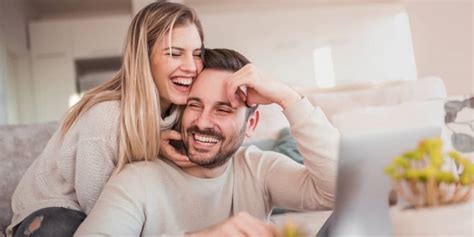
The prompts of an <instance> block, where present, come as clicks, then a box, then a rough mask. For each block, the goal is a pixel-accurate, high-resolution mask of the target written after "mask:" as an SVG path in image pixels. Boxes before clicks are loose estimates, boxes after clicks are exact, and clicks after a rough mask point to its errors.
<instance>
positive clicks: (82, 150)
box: [74, 138, 117, 214]
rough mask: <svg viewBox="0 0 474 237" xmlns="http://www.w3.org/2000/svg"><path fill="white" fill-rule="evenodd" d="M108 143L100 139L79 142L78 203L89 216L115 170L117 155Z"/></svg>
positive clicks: (76, 186)
mask: <svg viewBox="0 0 474 237" xmlns="http://www.w3.org/2000/svg"><path fill="white" fill-rule="evenodd" d="M114 151H115V149H113V148H112V147H111V145H109V142H108V141H105V140H103V139H100V138H94V139H85V140H79V142H78V144H77V154H76V171H75V172H76V176H75V180H74V183H75V188H76V195H77V201H78V202H79V205H80V206H81V207H82V208H83V210H84V212H85V213H86V214H88V213H89V212H90V211H91V210H92V207H93V206H94V204H95V202H96V200H97V199H98V198H99V195H100V193H101V192H102V189H103V187H104V185H105V183H107V181H108V179H109V177H110V176H111V174H112V171H113V170H114V168H115V165H114V163H113V160H114V159H115V156H116V155H117V154H116V152H114Z"/></svg>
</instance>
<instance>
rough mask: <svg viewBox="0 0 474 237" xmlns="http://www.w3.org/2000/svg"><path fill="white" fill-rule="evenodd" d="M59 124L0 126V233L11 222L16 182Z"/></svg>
mask: <svg viewBox="0 0 474 237" xmlns="http://www.w3.org/2000/svg"><path fill="white" fill-rule="evenodd" d="M56 127H57V123H55V122H50V123H44V124H31V125H4V126H0V151H1V152H0V163H1V164H2V165H0V190H2V191H1V192H0V233H2V232H4V230H5V229H6V227H7V226H8V225H9V224H10V221H11V217H12V211H11V196H12V194H13V191H14V190H15V188H16V185H17V184H18V182H19V181H20V179H21V177H22V176H23V174H24V173H25V171H26V169H27V168H28V167H29V166H30V164H31V163H32V162H33V160H34V159H35V158H36V157H37V156H38V155H39V154H40V153H41V152H42V151H43V149H44V147H45V146H46V143H47V142H48V140H49V139H50V137H51V136H52V134H53V133H54V131H55V130H56Z"/></svg>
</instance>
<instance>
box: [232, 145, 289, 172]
mask: <svg viewBox="0 0 474 237" xmlns="http://www.w3.org/2000/svg"><path fill="white" fill-rule="evenodd" d="M280 161H283V162H285V161H290V162H291V159H290V158H289V157H287V156H285V155H284V154H281V153H278V152H274V151H264V150H261V149H260V148H258V147H256V146H253V145H250V146H248V147H242V148H240V149H239V150H238V151H237V153H236V154H235V162H236V164H237V166H240V167H246V168H249V169H260V168H264V167H269V166H271V165H272V164H274V163H275V162H280Z"/></svg>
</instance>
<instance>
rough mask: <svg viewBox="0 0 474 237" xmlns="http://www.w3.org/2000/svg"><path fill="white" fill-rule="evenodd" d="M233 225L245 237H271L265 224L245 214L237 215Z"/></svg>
mask: <svg viewBox="0 0 474 237" xmlns="http://www.w3.org/2000/svg"><path fill="white" fill-rule="evenodd" d="M235 224H236V225H237V226H238V228H239V229H240V230H241V231H243V232H244V234H246V235H247V236H252V237H253V236H256V237H257V236H258V237H272V232H271V231H270V229H268V227H267V225H266V224H265V223H263V222H262V221H261V220H259V219H257V218H255V217H253V216H251V215H249V214H247V213H239V214H237V216H236V219H235Z"/></svg>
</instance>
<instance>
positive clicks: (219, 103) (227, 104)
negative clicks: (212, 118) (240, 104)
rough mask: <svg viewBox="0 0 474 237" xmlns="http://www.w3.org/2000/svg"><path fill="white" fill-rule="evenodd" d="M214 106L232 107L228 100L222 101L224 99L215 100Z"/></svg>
mask: <svg viewBox="0 0 474 237" xmlns="http://www.w3.org/2000/svg"><path fill="white" fill-rule="evenodd" d="M216 106H229V107H231V108H232V105H231V104H230V103H229V102H224V101H219V102H217V103H216Z"/></svg>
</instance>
